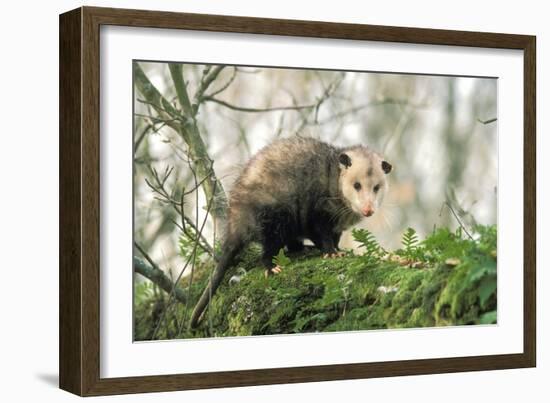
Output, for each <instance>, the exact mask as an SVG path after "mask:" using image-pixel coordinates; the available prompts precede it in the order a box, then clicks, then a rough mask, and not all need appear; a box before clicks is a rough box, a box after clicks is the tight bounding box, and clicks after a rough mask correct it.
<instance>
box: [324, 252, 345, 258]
mask: <svg viewBox="0 0 550 403" xmlns="http://www.w3.org/2000/svg"><path fill="white" fill-rule="evenodd" d="M344 256H346V252H344V251H338V252H334V253H325V254H324V255H323V259H336V258H339V257H344Z"/></svg>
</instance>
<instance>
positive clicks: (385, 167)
mask: <svg viewBox="0 0 550 403" xmlns="http://www.w3.org/2000/svg"><path fill="white" fill-rule="evenodd" d="M391 169H392V166H391V164H390V163H389V162H388V161H382V171H384V173H386V174H389V173H390V172H391Z"/></svg>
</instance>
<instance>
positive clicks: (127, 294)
mask: <svg viewBox="0 0 550 403" xmlns="http://www.w3.org/2000/svg"><path fill="white" fill-rule="evenodd" d="M535 158H536V155H535V37H533V36H525V35H513V34H497V33H481V32H460V31H445V30H433V29H419V28H401V27H385V26H372V25H352V24H337V23H326V22H313V21H293V20H275V19H262V18H249V17H228V16H215V15H199V14H184V13H169V12H158V11H138V10H120V9H107V8H94V7H82V8H79V9H76V10H73V11H70V12H67V13H65V14H62V15H61V16H60V387H61V388H63V389H65V390H67V391H70V392H72V393H75V394H78V395H83V396H89V395H106V394H118V393H137V392H152V391H168V390H185V389H196V388H212V387H227V386H245V385H260V384H275V383H290V382H309V381H323V380H338V379H354V378H368V377H386V376H399V375H414V374H431V373H433V374H435V373H445V372H458V371H478V370H491V369H504V368H522V367H532V366H535V363H536V350H535V340H536V326H535V312H536V311H535V301H536V296H535V267H536V261H535V254H536V253H535V252H536V251H535V248H536V246H535V244H536V242H535V241H536V216H535V203H536V170H535V166H536V160H535Z"/></svg>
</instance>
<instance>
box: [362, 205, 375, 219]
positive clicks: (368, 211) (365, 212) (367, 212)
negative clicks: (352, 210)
mask: <svg viewBox="0 0 550 403" xmlns="http://www.w3.org/2000/svg"><path fill="white" fill-rule="evenodd" d="M361 213H363V215H364V216H365V217H370V216H371V215H373V214H374V209H373V208H372V206H366V207H363V210H361Z"/></svg>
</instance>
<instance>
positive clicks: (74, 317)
mask: <svg viewBox="0 0 550 403" xmlns="http://www.w3.org/2000/svg"><path fill="white" fill-rule="evenodd" d="M101 25H121V26H133V27H153V28H171V29H187V30H203V31H215V32H232V33H252V34H267V35H287V36H301V37H316V38H335V39H351V40H369V41H384V42H401V43H419V44H436V45H449V46H470V47H482V48H504V49H522V50H523V51H524V61H525V62H524V161H525V171H524V185H525V193H524V351H523V353H522V354H507V355H492V356H479V357H456V358H441V359H426V360H410V361H394V362H384V363H380V362H378V363H362V364H344V365H326V366H309V367H293V368H277V369H255V370H247V371H230V372H213V373H197V374H175V375H159V376H146V377H131V378H101V377H100V372H99V368H100V361H99V357H100V355H99V352H100V345H99V331H100V317H99V308H100V307H99V293H100V281H99V280H100V279H99V275H100V267H99V264H100V262H99V246H100V231H99V217H100V213H99V207H100V202H99V201H100V186H99V180H100V175H101V173H100V171H99V157H100V144H99V141H100V136H99V71H100V70H99V28H100V26H101ZM535 53H536V50H535V37H533V36H526V35H510V34H498V33H483V32H462V31H447V30H433V29H420V28H402V27H387V26H374V25H357V24H337V23H327V22H316V21H295V20H275V19H265V18H250V17H228V16H219V15H202V14H184V13H171V12H158V11H155V12H152V11H143V10H121V9H108V8H94V7H83V8H80V9H77V10H73V11H70V12H68V13H65V14H63V15H61V17H60V252H59V253H60V295H59V299H60V315H59V316H60V359H59V361H60V387H61V388H63V389H65V390H67V391H70V392H72V393H75V394H78V395H82V396H91V395H107V394H119V393H137V392H155V391H168V390H184V389H199V388H214V387H228V386H247V385H261V384H278V383H296V382H313V381H328V380H341V379H357V378H369V377H387V376H402V375H417V374H431V373H448V372H458V371H481V370H493V369H507V368H523V367H532V366H534V365H535V364H536V344H535V339H536V320H535V314H536V309H535V301H536V295H535V281H536V280H535V277H536V210H535V209H536V141H535V133H536V127H535V113H536V105H535V99H536V97H535V75H536V67H535V60H536V56H535Z"/></svg>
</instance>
